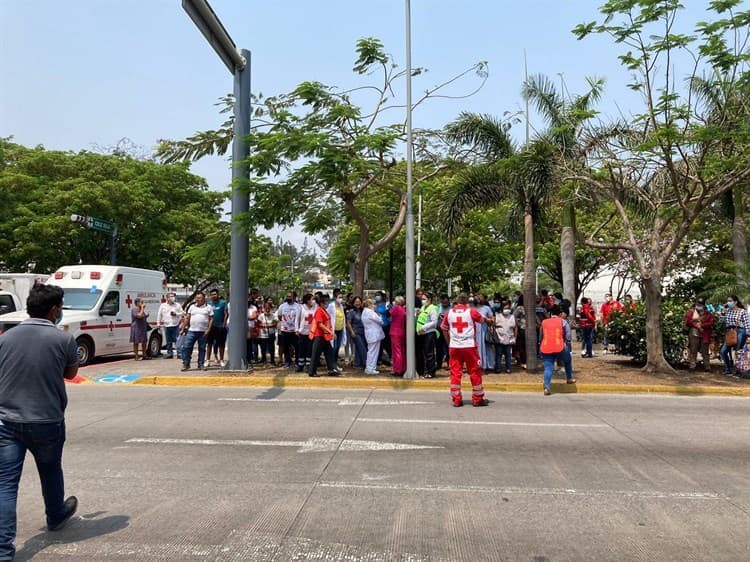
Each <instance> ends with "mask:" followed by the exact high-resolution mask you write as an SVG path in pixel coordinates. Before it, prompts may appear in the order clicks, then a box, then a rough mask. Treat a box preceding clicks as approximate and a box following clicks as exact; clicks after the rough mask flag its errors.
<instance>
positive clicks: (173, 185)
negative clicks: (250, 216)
mask: <svg viewBox="0 0 750 562" xmlns="http://www.w3.org/2000/svg"><path fill="white" fill-rule="evenodd" d="M0 197H1V198H2V201H3V207H2V211H0V225H2V232H3V233H5V234H4V236H2V237H0V256H2V258H0V260H2V261H3V262H4V266H5V267H6V268H8V269H10V270H15V271H26V269H27V265H28V264H29V263H32V262H33V263H35V264H36V271H39V272H51V271H54V270H55V269H57V268H58V267H59V266H61V265H65V264H74V263H92V264H96V263H108V262H109V250H108V246H109V240H108V237H107V236H106V235H103V234H102V233H99V232H96V231H94V230H90V229H86V228H83V227H81V225H77V224H74V223H71V222H70V215H71V214H83V215H89V216H93V217H97V218H101V219H105V220H110V221H112V222H115V223H116V224H117V226H118V232H119V235H118V240H117V256H118V262H119V263H121V264H124V265H129V266H133V267H144V268H149V269H159V270H161V271H163V272H164V273H165V274H166V275H167V277H168V278H169V279H170V280H171V281H173V282H177V283H190V282H192V281H193V280H194V279H195V276H196V271H195V270H194V268H193V267H192V265H191V264H190V263H185V262H183V261H182V257H183V255H184V254H185V252H186V251H188V250H189V249H190V248H191V247H192V246H194V245H196V244H199V243H201V242H202V241H203V240H204V239H205V237H206V236H208V235H209V234H210V233H211V232H212V231H213V230H214V229H215V228H216V225H217V223H218V221H219V216H220V207H219V205H220V204H221V202H222V201H223V200H224V195H223V194H220V193H214V192H210V191H208V189H207V186H206V182H205V180H203V179H202V178H200V177H198V176H195V175H193V174H191V173H190V171H189V169H188V167H187V166H186V165H184V164H178V165H161V164H156V163H154V162H150V161H141V160H136V159H134V158H132V157H130V156H127V155H121V156H105V155H101V154H94V153H91V152H86V151H82V152H78V153H72V152H61V151H50V150H45V149H44V148H42V147H36V148H25V147H23V146H20V145H18V144H15V143H12V142H10V141H9V140H7V139H5V140H0Z"/></svg>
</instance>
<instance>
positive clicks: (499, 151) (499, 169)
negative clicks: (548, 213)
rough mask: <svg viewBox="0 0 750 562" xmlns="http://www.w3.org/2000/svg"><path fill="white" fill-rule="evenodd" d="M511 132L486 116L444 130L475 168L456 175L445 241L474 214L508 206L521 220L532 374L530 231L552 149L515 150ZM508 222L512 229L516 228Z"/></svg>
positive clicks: (539, 213)
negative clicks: (466, 150) (467, 152)
mask: <svg viewBox="0 0 750 562" xmlns="http://www.w3.org/2000/svg"><path fill="white" fill-rule="evenodd" d="M508 129H509V127H508V126H507V125H505V124H503V123H502V122H501V121H499V120H498V119H496V118H494V117H492V116H490V115H477V114H474V113H462V114H461V115H460V116H459V118H458V119H457V120H456V121H454V122H453V123H451V124H450V125H448V127H447V128H446V132H447V134H448V136H449V138H451V139H452V140H454V141H455V142H457V143H458V144H461V145H463V146H466V147H468V148H469V150H470V154H472V156H473V158H474V160H475V163H474V165H472V166H470V167H469V168H467V169H466V170H465V172H464V173H462V174H460V175H459V177H458V179H457V181H456V183H455V185H454V186H453V191H452V192H451V194H450V197H449V199H448V201H447V204H446V219H447V220H446V224H447V230H448V235H449V236H453V235H455V233H456V232H457V231H458V229H459V228H460V226H461V224H462V222H463V218H464V216H465V215H466V213H467V212H468V211H470V210H472V209H480V208H487V207H494V206H496V205H497V204H499V203H500V202H503V201H509V202H510V203H511V212H510V214H511V219H517V218H520V217H522V218H523V233H524V244H525V251H524V260H523V271H524V274H523V294H524V297H523V298H524V305H525V310H526V319H527V330H526V356H527V365H528V369H529V371H534V370H536V363H537V362H536V357H537V355H536V343H537V341H536V340H537V335H536V330H535V329H534V328H535V318H536V317H535V303H536V266H535V260H534V227H535V225H537V224H540V223H541V222H543V221H544V217H545V207H546V202H547V200H548V199H549V195H550V193H551V188H552V185H553V179H552V178H553V171H554V162H555V151H556V149H555V147H554V145H552V144H550V143H549V142H547V141H546V140H544V139H539V140H537V141H535V142H533V143H531V144H530V145H528V146H526V147H524V148H523V150H520V151H519V150H518V149H516V148H515V146H514V145H513V142H512V140H511V138H510V135H509V134H508ZM519 222H520V221H518V220H511V228H513V227H515V231H516V232H518V231H519V230H520V228H518V227H519V226H520V225H519Z"/></svg>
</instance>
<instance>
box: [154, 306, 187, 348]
mask: <svg viewBox="0 0 750 562" xmlns="http://www.w3.org/2000/svg"><path fill="white" fill-rule="evenodd" d="M184 314H185V312H184V311H183V310H182V306H180V303H178V302H176V301H175V294H174V293H167V302H163V303H161V304H160V305H159V312H158V313H157V314H156V325H157V326H158V327H159V328H163V329H164V339H165V340H166V342H167V359H172V357H174V346H175V343H176V342H177V334H178V333H179V331H180V322H182V317H183V316H184ZM177 355H178V356H179V353H178V354H177Z"/></svg>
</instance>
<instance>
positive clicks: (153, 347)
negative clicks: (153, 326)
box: [148, 330, 161, 357]
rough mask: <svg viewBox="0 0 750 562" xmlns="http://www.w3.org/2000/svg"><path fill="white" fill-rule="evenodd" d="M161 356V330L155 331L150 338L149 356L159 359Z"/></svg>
mask: <svg viewBox="0 0 750 562" xmlns="http://www.w3.org/2000/svg"><path fill="white" fill-rule="evenodd" d="M159 355H161V334H160V333H159V330H154V331H152V332H151V336H150V337H149V338H148V356H149V357H158V356H159Z"/></svg>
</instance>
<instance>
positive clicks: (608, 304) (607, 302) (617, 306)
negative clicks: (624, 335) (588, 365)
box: [600, 293, 622, 355]
mask: <svg viewBox="0 0 750 562" xmlns="http://www.w3.org/2000/svg"><path fill="white" fill-rule="evenodd" d="M615 310H622V303H621V302H620V301H618V300H615V299H613V298H612V295H611V294H610V293H607V294H606V295H604V304H602V308H601V309H600V312H601V315H602V328H603V329H604V339H603V341H602V354H604V355H606V354H607V352H609V339H608V338H607V324H609V315H610V314H612V312H613V311H615Z"/></svg>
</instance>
